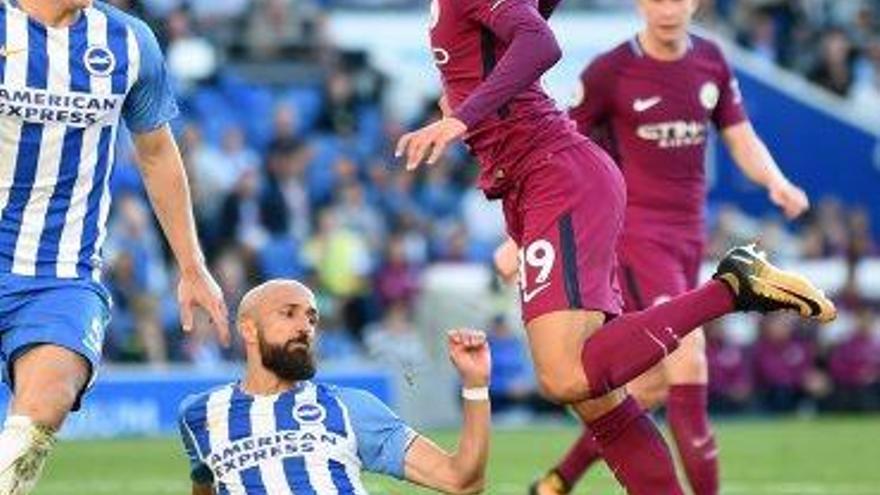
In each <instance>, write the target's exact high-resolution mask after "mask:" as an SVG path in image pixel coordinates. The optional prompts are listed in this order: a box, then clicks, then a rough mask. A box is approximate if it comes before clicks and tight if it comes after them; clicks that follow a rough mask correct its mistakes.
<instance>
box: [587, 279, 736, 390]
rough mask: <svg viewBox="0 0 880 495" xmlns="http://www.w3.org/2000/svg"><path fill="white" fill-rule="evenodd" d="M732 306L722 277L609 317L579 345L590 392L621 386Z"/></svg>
mask: <svg viewBox="0 0 880 495" xmlns="http://www.w3.org/2000/svg"><path fill="white" fill-rule="evenodd" d="M733 311H734V301H733V293H732V292H731V291H730V289H729V288H728V287H727V285H726V284H725V283H724V282H720V281H717V280H713V281H711V282H709V283H708V284H706V285H704V286H702V287H700V288H698V289H696V290H693V291H691V292H688V293H686V294H683V295H681V296H679V297H676V298H674V299H672V300H670V301H667V302H665V303H663V304H659V305H657V306H653V307H651V308H648V309H646V310H644V311H639V312H635V313H626V314H624V315H621V316H619V317H617V318H615V319H614V320H611V321H610V322H608V323H607V324H605V325H604V326H603V327H602V328H600V329H599V330H597V331H596V332H595V333H593V335H591V336H590V337H589V338H587V340H586V341H585V342H584V345H583V348H582V349H581V362H582V363H583V366H584V373H585V374H586V376H587V381H588V382H589V387H590V390H589V393H590V398H596V397H601V396H603V395H605V394H607V393H609V392H611V391H612V390H614V389H617V388H619V387H622V386H623V385H625V384H626V383H628V382H629V381H631V380H632V379H633V378H635V377H637V376H639V375H641V374H642V373H644V372H645V371H647V370H648V369H649V368H651V367H652V366H654V365H655V364H657V363H658V362H660V360H661V359H663V358H664V357H666V356H667V355H669V354H670V353H671V352H672V351H674V350H675V349H677V348H678V344H679V340H680V339H681V338H682V337H684V336H685V335H687V334H688V333H690V332H692V331H693V330H695V329H697V328H699V327H700V326H701V325H703V324H704V323H706V322H708V321H711V320H713V319H715V318H718V317H719V316H723V315H726V314H728V313H731V312H733Z"/></svg>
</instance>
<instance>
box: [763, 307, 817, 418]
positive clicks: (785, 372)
mask: <svg viewBox="0 0 880 495" xmlns="http://www.w3.org/2000/svg"><path fill="white" fill-rule="evenodd" d="M794 332H795V322H794V319H793V317H792V316H791V315H787V314H778V315H771V316H767V317H765V318H764V319H763V320H762V321H761V328H760V336H759V337H758V341H757V343H756V344H755V362H754V364H755V378H756V381H757V383H758V385H759V387H760V393H759V398H758V399H759V401H760V405H761V407H762V409H764V410H765V411H767V412H771V413H781V412H793V411H795V410H796V409H798V408H799V407H801V406H802V405H804V402H805V400H806V399H811V398H816V397H819V396H822V395H824V394H825V393H826V392H827V386H828V384H827V378H825V377H824V375H822V374H821V372H819V371H818V370H816V369H815V367H814V363H815V357H816V354H815V352H816V351H815V346H814V345H813V344H812V343H810V342H807V341H805V340H802V339H798V338H796V337H795V336H794Z"/></svg>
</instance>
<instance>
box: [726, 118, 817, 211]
mask: <svg viewBox="0 0 880 495" xmlns="http://www.w3.org/2000/svg"><path fill="white" fill-rule="evenodd" d="M721 136H722V138H723V139H724V143H725V144H726V145H727V149H729V150H730V155H731V156H732V157H733V160H734V161H735V162H736V164H737V166H738V167H739V168H740V169H741V170H742V171H743V173H744V174H746V177H748V178H749V179H750V180H751V181H752V182H755V183H756V184H760V185H761V186H763V187H765V188H766V189H767V194H768V195H769V197H770V201H772V202H773V204H775V205H776V206H778V207H779V208H780V209H781V210H782V211H783V212H784V213H785V216H786V217H788V218H789V219H792V218H797V217H799V216H800V215H801V214H803V213H804V212H805V211H807V209H808V208H809V207H810V201H809V199H808V198H807V195H806V193H804V191H803V190H802V189H801V188H799V187H797V186H795V185H794V184H792V183H791V182H790V181H789V180H788V178H787V177H785V174H784V173H782V170H780V168H779V165H777V164H776V160H774V159H773V155H771V154H770V150H768V149H767V145H766V144H764V141H762V140H761V138H760V137H759V136H758V134H757V133H756V132H755V129H754V128H753V127H752V124H751V123H750V122H748V121H744V122H741V123H739V124H736V125H733V126H730V127H727V128H726V129H724V130H723V131H721Z"/></svg>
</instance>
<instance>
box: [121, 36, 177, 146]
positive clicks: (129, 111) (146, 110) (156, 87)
mask: <svg viewBox="0 0 880 495" xmlns="http://www.w3.org/2000/svg"><path fill="white" fill-rule="evenodd" d="M131 26H132V28H133V29H134V33H135V39H136V40H137V44H138V47H139V52H140V70H139V71H138V76H137V80H136V81H135V83H134V86H133V87H132V88H131V91H130V92H129V93H128V96H127V97H126V99H125V104H124V105H123V106H122V117H123V118H124V119H125V124H126V125H127V126H128V128H129V130H130V131H131V132H133V133H135V134H142V133H145V132H150V131H152V130H155V129H158V128H159V127H161V126H163V125H164V124H167V123H168V122H170V121H171V120H172V119H174V118H175V117H177V113H178V109H177V101H176V100H175V98H174V91H173V90H172V88H171V78H170V76H169V74H168V68H167V67H166V65H165V59H164V57H163V56H162V51H161V50H160V49H159V43H158V42H157V41H156V36H155V35H154V34H153V32H152V31H151V30H150V28H149V27H147V25H146V24H144V23H143V22H141V21H136V22H134V23H132V24H131Z"/></svg>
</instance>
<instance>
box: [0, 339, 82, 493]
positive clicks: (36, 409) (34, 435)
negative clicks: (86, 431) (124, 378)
mask: <svg viewBox="0 0 880 495" xmlns="http://www.w3.org/2000/svg"><path fill="white" fill-rule="evenodd" d="M13 370H14V378H15V391H14V395H13V399H12V404H11V407H10V413H9V417H8V418H7V420H6V423H5V425H4V428H3V431H2V432H0V445H3V448H2V449H0V495H25V494H27V493H30V491H31V490H33V488H34V486H35V485H36V483H37V480H38V479H39V476H40V472H41V470H42V468H43V464H44V463H45V461H46V458H47V457H48V456H49V453H50V452H51V450H52V447H53V446H54V444H55V432H56V431H58V429H59V428H60V427H61V424H62V423H63V422H64V419H65V418H66V417H67V414H68V413H69V412H70V410H71V408H72V407H73V405H74V403H75V402H76V399H77V396H78V395H79V393H80V392H81V391H82V389H83V388H84V387H85V386H86V384H87V383H88V380H89V373H90V365H89V364H88V363H87V362H86V360H85V359H84V358H83V357H81V356H80V355H78V354H76V353H74V352H72V351H69V350H67V349H64V348H62V347H58V346H54V345H40V346H38V347H34V348H33V349H30V350H28V351H26V352H25V353H24V354H22V355H21V356H20V357H18V358H17V359H16V360H15V363H14V364H13Z"/></svg>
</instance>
